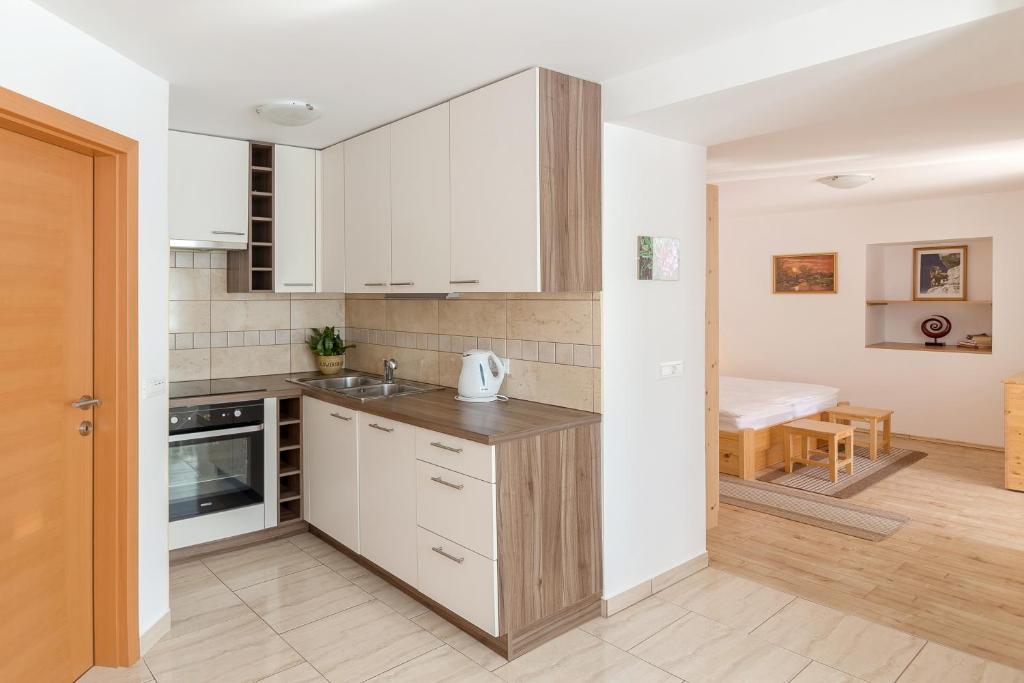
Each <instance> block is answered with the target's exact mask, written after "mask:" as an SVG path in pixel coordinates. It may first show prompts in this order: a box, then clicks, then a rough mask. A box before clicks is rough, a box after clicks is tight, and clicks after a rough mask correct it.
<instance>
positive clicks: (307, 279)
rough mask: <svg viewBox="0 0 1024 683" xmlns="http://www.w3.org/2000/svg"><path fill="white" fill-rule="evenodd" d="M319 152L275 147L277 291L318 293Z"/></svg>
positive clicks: (275, 256)
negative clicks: (317, 164) (317, 208)
mask: <svg viewBox="0 0 1024 683" xmlns="http://www.w3.org/2000/svg"><path fill="white" fill-rule="evenodd" d="M316 192H317V177H316V150H313V149H306V148H304V147H289V146H287V145H275V146H274V291H275V292H313V291H315V290H316V203H317V194H316Z"/></svg>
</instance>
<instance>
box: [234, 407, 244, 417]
mask: <svg viewBox="0 0 1024 683" xmlns="http://www.w3.org/2000/svg"><path fill="white" fill-rule="evenodd" d="M235 417H242V411H241V410H238V409H237V408H236V409H235Z"/></svg>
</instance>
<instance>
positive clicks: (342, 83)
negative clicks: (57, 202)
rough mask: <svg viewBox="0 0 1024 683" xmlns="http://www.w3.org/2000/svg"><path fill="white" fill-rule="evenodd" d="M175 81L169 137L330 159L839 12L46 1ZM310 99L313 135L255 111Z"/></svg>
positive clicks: (807, 1) (529, 3) (441, 1)
mask: <svg viewBox="0 0 1024 683" xmlns="http://www.w3.org/2000/svg"><path fill="white" fill-rule="evenodd" d="M35 1H36V2H37V3H38V4H40V5H42V6H43V7H46V8H48V9H49V10H50V11H52V12H54V13H56V14H58V15H59V16H61V17H63V18H64V19H66V20H67V21H69V22H70V23H72V24H74V25H76V26H78V27H79V28H81V29H82V30H84V31H86V32H87V33H89V34H91V35H93V36H94V37H95V38H97V39H98V40H100V41H101V42H103V43H105V44H107V45H109V46H111V47H113V48H114V49H116V50H118V51H119V52H121V53H122V54H124V55H125V56H127V57H129V58H130V59H132V60H133V61H135V62H137V63H139V64H140V65H142V66H144V67H145V68H147V69H149V70H150V71H153V72H154V73H156V74H158V75H160V76H162V77H164V78H166V79H167V80H168V81H169V82H170V83H171V112H170V122H171V127H172V128H175V129H179V130H190V131H197V132H203V133H211V134H218V135H226V136H232V137H239V138H249V139H259V140H267V141H272V142H286V143H291V144H297V145H305V146H311V147H324V146H326V145H328V144H331V143H333V142H337V141H338V140H341V139H344V138H347V137H351V136H352V135H354V134H356V133H359V132H361V131H364V130H367V129H370V128H373V127H376V126H378V125H381V124H383V123H386V122H388V121H391V120H394V119H396V118H399V117H401V116H404V115H406V114H410V113H412V112H415V111H418V110H420V109H423V108H426V107H427V106H430V105H432V104H435V103H437V102H440V101H443V100H446V99H448V98H450V97H452V96H454V95H457V94H460V93H462V92H466V91H468V90H471V89H473V88H475V87H478V86H480V85H483V84H485V83H488V82H491V81H494V80H497V79H499V78H501V77H503V76H506V75H508V74H511V73H515V72H517V71H520V70H522V69H524V68H526V67H529V66H534V65H539V66H545V67H549V68H552V69H556V70H559V71H563V72H566V73H570V74H572V75H576V76H580V77H583V78H587V79H590V80H594V81H598V82H600V81H603V80H605V79H607V78H609V77H612V76H616V75H620V74H622V73H625V72H628V71H631V70H634V69H637V68H639V67H641V66H646V65H648V64H651V63H655V62H658V61H662V60H665V59H667V58H669V57H671V56H674V55H676V54H679V53H683V52H687V51H690V50H694V49H697V48H700V47H702V46H705V45H708V44H711V43H713V42H716V41H720V40H725V39H727V38H732V37H736V36H739V35H742V34H744V33H745V32H747V31H750V30H752V29H754V28H756V27H758V26H762V25H764V24H770V23H773V22H778V21H783V20H785V19H788V18H791V17H793V16H797V15H799V14H802V13H806V12H810V11H814V10H818V9H821V8H823V7H826V6H828V5H831V4H835V3H836V2H838V1H839V0H774V1H773V2H750V0H629V1H626V0H216V1H213V0H89V2H82V0H35ZM280 98H297V99H304V100H308V101H310V102H312V103H314V104H316V105H317V106H319V107H320V108H321V109H322V111H323V117H322V118H321V119H320V120H319V121H316V122H314V123H312V124H310V125H308V126H305V127H302V128H292V129H289V128H282V127H278V126H273V125H270V124H267V123H265V122H263V121H261V120H260V119H259V118H258V117H257V115H256V114H255V113H254V112H253V109H252V108H253V106H254V105H256V104H259V103H261V102H266V101H269V100H274V99H280Z"/></svg>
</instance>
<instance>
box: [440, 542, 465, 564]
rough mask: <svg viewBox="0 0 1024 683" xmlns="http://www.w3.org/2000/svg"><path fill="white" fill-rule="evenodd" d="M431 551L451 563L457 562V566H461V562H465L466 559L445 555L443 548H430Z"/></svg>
mask: <svg viewBox="0 0 1024 683" xmlns="http://www.w3.org/2000/svg"><path fill="white" fill-rule="evenodd" d="M431 550H433V551H434V552H435V553H437V554H438V555H443V556H444V557H447V558H448V559H449V560H451V561H452V562H458V563H459V564H462V563H463V562H465V561H466V558H464V557H456V556H455V555H452V554H450V553H446V552H445V551H444V547H443V546H442V547H438V548H431Z"/></svg>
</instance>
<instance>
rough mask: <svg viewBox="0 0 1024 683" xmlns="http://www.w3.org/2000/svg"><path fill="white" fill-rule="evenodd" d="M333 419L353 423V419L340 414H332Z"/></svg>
mask: <svg viewBox="0 0 1024 683" xmlns="http://www.w3.org/2000/svg"><path fill="white" fill-rule="evenodd" d="M331 417H336V418H338V419H339V420H344V421H345V422H351V421H352V418H351V417H345V416H344V415H339V414H338V413H331Z"/></svg>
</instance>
